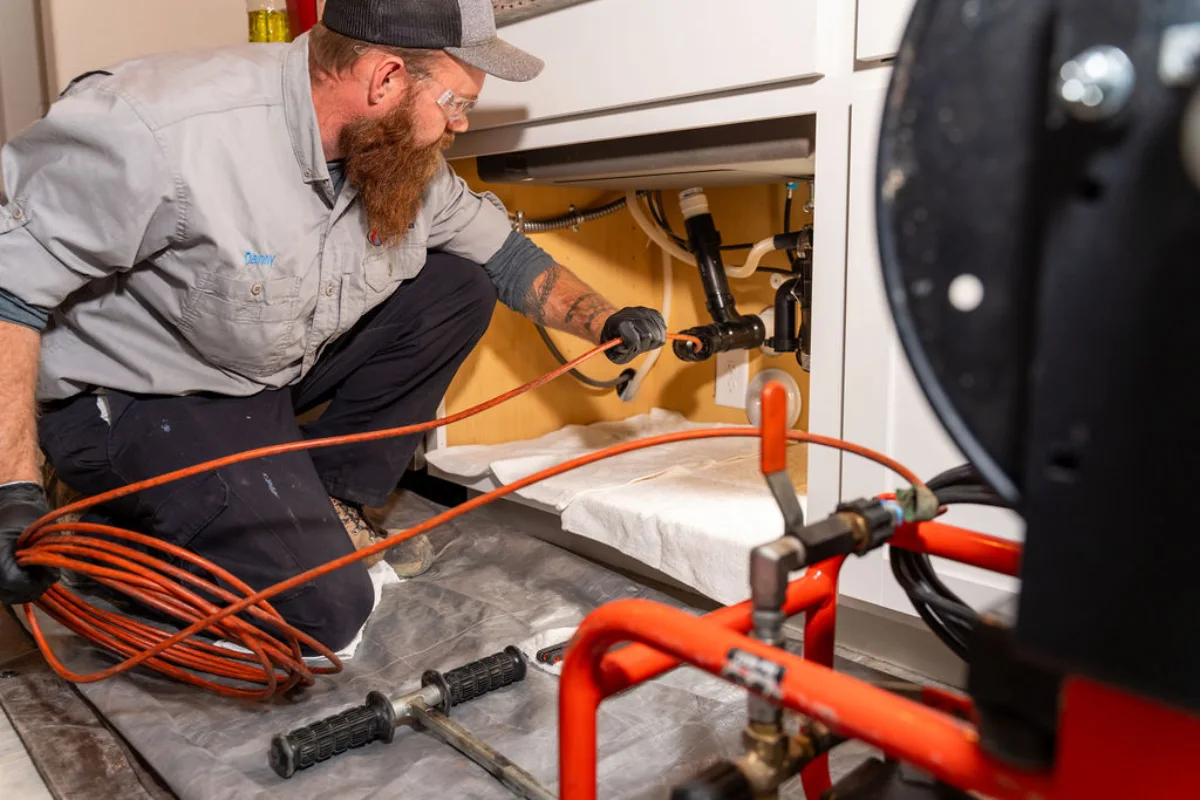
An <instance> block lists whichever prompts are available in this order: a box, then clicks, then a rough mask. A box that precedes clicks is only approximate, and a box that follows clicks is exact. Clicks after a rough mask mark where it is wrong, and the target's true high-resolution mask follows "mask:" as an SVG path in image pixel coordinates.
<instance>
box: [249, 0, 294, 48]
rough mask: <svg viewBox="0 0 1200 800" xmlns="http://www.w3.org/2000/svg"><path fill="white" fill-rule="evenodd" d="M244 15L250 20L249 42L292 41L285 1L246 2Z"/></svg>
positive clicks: (257, 0)
mask: <svg viewBox="0 0 1200 800" xmlns="http://www.w3.org/2000/svg"><path fill="white" fill-rule="evenodd" d="M246 14H247V16H248V17H249V18H250V41H252V42H290V41H291V40H292V31H291V23H290V21H289V20H288V10H287V0H246Z"/></svg>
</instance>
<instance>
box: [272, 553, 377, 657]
mask: <svg viewBox="0 0 1200 800" xmlns="http://www.w3.org/2000/svg"><path fill="white" fill-rule="evenodd" d="M287 605H289V606H292V607H291V608H283V607H280V608H279V611H280V613H281V614H283V616H284V619H286V620H287V621H288V622H289V623H290V624H292V625H294V626H295V627H297V628H299V629H300V630H302V631H304V632H305V633H307V634H308V635H309V636H311V637H313V638H314V639H316V640H317V641H318V642H320V643H321V644H323V645H325V646H326V647H328V648H329V649H330V650H333V651H334V652H337V651H338V650H341V649H342V648H343V647H345V646H346V645H348V644H350V642H351V641H353V640H354V637H355V635H356V634H357V633H358V631H359V630H360V629H361V628H362V626H363V625H364V624H365V623H366V621H367V617H369V616H370V615H371V611H372V610H373V609H374V606H375V588H374V586H372V585H371V578H370V576H369V575H368V574H367V570H366V569H365V568H364V567H363V566H362V564H361V563H358V564H351V565H350V566H348V567H343V568H342V569H340V570H337V571H336V572H332V573H330V574H328V575H325V576H323V577H321V578H318V579H317V580H316V581H314V582H313V583H311V584H309V585H308V586H306V587H304V588H302V589H301V590H300V591H299V593H298V594H297V595H296V597H295V598H294V599H293V600H292V601H291V602H290V603H288V604H287Z"/></svg>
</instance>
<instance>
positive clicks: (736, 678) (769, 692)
mask: <svg viewBox="0 0 1200 800" xmlns="http://www.w3.org/2000/svg"><path fill="white" fill-rule="evenodd" d="M786 671H787V670H786V668H785V667H782V666H780V665H779V664H776V663H775V662H774V661H769V660H767V659H765V658H761V657H759V656H756V655H754V654H753V653H748V652H746V651H745V650H739V649H737V648H736V647H735V648H733V649H732V650H730V651H729V654H728V655H726V656H725V666H723V667H721V677H722V678H725V679H726V680H728V681H732V682H733V683H736V684H737V685H739V686H744V687H746V688H747V689H750V690H751V691H754V692H758V693H759V694H761V695H762V696H763V697H769V698H771V699H772V700H780V699H782V698H783V689H782V688H780V685H779V684H780V681H782V680H783V674H784V672H786Z"/></svg>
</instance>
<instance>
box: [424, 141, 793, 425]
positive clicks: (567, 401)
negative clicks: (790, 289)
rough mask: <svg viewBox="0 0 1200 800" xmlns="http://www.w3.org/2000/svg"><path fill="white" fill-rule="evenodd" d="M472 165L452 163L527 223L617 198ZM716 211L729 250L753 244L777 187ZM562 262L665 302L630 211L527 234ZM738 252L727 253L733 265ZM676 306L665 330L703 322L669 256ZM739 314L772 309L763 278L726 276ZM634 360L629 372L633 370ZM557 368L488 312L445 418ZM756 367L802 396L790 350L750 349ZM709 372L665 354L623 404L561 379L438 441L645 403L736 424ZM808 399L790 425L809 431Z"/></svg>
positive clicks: (563, 339)
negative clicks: (498, 179) (783, 373)
mask: <svg viewBox="0 0 1200 800" xmlns="http://www.w3.org/2000/svg"><path fill="white" fill-rule="evenodd" d="M472 165H473V162H472V161H458V162H455V164H454V166H455V169H456V170H457V171H458V172H459V173H460V174H461V175H463V176H464V177H466V178H468V179H469V180H470V182H471V183H472V184H473V185H474V186H475V187H476V188H488V189H491V190H492V191H495V192H496V194H497V195H498V196H499V197H500V198H501V199H502V200H503V201H504V202H505V203H506V205H507V206H508V208H509V210H510V211H514V212H515V211H516V210H517V209H521V210H523V211H525V212H526V214H527V215H528V216H529V217H530V218H539V217H549V216H556V215H558V214H561V213H563V212H564V211H566V209H567V207H568V206H569V205H570V204H572V203H574V204H575V205H576V206H577V207H579V208H586V207H590V206H592V205H594V204H597V203H600V202H606V201H607V200H610V199H613V198H614V197H616V196H618V195H614V194H612V193H607V194H606V193H603V192H597V191H590V190H574V189H561V188H546V187H520V186H485V185H484V184H482V183H480V182H479V181H478V179H477V178H476V177H475V176H474V174H473V171H472ZM806 193H807V189H806V188H804V187H803V186H801V188H800V190H799V191H798V192H797V195H796V200H795V210H794V212H793V223H794V225H796V226H799V225H803V224H806V223H807V222H809V221H810V219H811V217H810V216H809V215H807V214H806V213H805V212H804V211H803V204H804V201H805V199H807V194H806ZM708 197H709V200H710V202H711V204H712V209H713V214H714V216H715V218H716V221H717V225H718V226H719V228H720V230H721V235H722V238H723V239H724V240H725V241H726V242H728V243H736V242H748V241H757V240H758V239H761V238H764V237H766V236H769V235H771V234H774V233H778V232H780V231H782V230H783V198H784V187H782V186H750V187H738V188H726V189H712V190H709V191H708ZM664 199H665V200H666V205H667V207H668V213H669V214H670V215H671V219H672V224H673V225H674V227H675V230H676V231H682V230H683V223H682V220H681V218H680V217H679V215H678V201H677V200H674V202H673V196H672V194H671V193H669V192H668V193H664ZM532 238H533V240H534V241H535V242H537V243H538V244H539V245H540V246H541V247H543V248H545V249H546V250H547V251H548V252H549V253H550V254H551V255H552V256H554V257H555V258H556V259H557V260H558V261H559V262H561V263H562V264H564V265H565V266H567V267H568V268H570V269H571V270H572V271H574V272H575V273H576V274H578V275H579V276H580V277H581V278H582V279H583V280H585V281H587V282H589V283H591V284H592V285H593V286H594V287H595V288H596V289H597V290H598V291H600V292H602V293H603V294H605V295H606V296H607V297H608V298H609V299H610V300H611V301H612V302H613V303H614V304H616V305H618V306H624V305H646V306H650V307H654V308H658V307H660V305H661V302H662V301H661V298H662V277H661V275H662V266H661V263H662V259H661V256H660V252H659V250H658V248H657V247H655V246H652V245H651V246H647V239H646V236H645V235H644V234H643V233H642V232H641V230H640V229H639V228H638V227H637V225H636V224H635V223H634V221H633V218H632V217H631V216H630V215H629V213H628V212H625V211H622V212H619V213H617V214H614V215H612V216H610V217H606V218H604V219H601V220H598V221H596V222H592V223H588V224H585V225H583V226H581V227H580V229H579V231H578V232H575V231H573V230H571V229H569V228H568V229H566V230H563V231H557V232H553V233H547V234H540V235H535V236H533V237H532ZM744 255H745V251H739V252H734V253H729V254H727V257H728V258H729V259H730V260H731V261H732V262H733V263H739V262H738V261H737V259H739V258H741V257H743V256H744ZM763 263H764V265H772V266H776V267H785V266H787V261H786V258H785V257H784V256H783V254H781V253H775V254H772V255H770V256H768V257H767V258H766V259H764V262H763ZM672 267H673V270H674V276H675V277H674V281H673V284H672V287H673V288H672V291H673V306H674V309H673V311H672V315H671V320H670V329H671V330H673V331H679V330H682V329H684V328H687V327H689V326H692V325H697V324H701V323H703V322H707V321H709V318H708V315H707V312H706V311H705V308H704V291H703V289H702V287H701V285H700V278H699V275H698V273H697V271H696V269H695V267H691V268H688V267H687V266H686V265H684V264H682V263H681V262H679V261H676V262H674V263H673V265H672ZM730 283H731V285H732V287H733V290H734V293H735V295H736V297H737V302H738V308H739V310H743V311H745V312H747V313H758V312H760V311H762V310H763V309H764V308H767V307H768V306H770V305H771V304H772V303H773V302H774V295H775V293H774V290H773V289H771V287H770V284H769V276H768V275H766V274H763V273H759V274H757V275H754V276H752V277H750V278H747V279H744V280H733V279H731V281H730ZM551 336H553V337H554V339H555V341H556V342H557V344H558V346H559V348H560V349H561V350H562V351H563V352H564V353H565V354H566V355H567V356H568V357H575V356H578V355H580V354H582V353H583V352H585V351H586V350H588V349H590V346H591V345H589V344H588V343H586V342H584V341H582V340H580V339H575V338H573V337H571V336H568V335H567V334H564V333H558V332H551ZM639 363H640V361H635V362H634V363H633V364H632V365H631V366H634V367H636V366H637V365H638V364H639ZM555 366H557V362H556V361H555V360H554V359H553V358H552V357H551V355H550V354H549V353H548V352H547V350H546V348H545V346H544V345H543V344H542V342H541V341H540V340H539V338H538V336H537V332H536V330H535V329H534V327H533V323H531V322H530V321H529V320H527V319H526V318H525V317H522V316H520V315H518V314H516V313H515V312H512V311H510V310H508V309H506V308H504V307H502V306H497V308H496V312H495V315H494V316H493V318H492V324H491V327H490V328H489V330H488V332H487V334H486V335H485V336H484V338H483V341H482V342H481V343H480V345H479V347H477V348H476V350H475V352H474V353H472V354H471V356H470V357H469V358H468V359H467V362H466V364H465V365H464V366H463V368H462V370H461V371H460V373H459V375H458V378H457V379H456V380H455V381H454V384H453V385H452V386H451V388H450V392H449V394H448V397H447V403H446V406H447V411H449V412H454V411H459V410H462V409H464V408H467V407H469V406H471V405H474V404H475V403H478V402H482V401H483V400H486V399H488V398H490V397H492V396H493V395H495V394H497V393H499V392H500V391H502V390H505V389H509V388H512V387H514V386H518V385H520V384H522V383H525V382H526V381H529V380H532V379H534V378H536V377H538V376H539V375H542V374H544V373H546V372H549V371H550V370H551V369H553V368H554V367H555ZM765 367H779V368H782V369H785V370H787V371H788V372H790V373H791V374H792V375H793V376H794V377H795V378H796V380H797V382H798V383H799V385H800V388H801V392H802V393H803V394H804V395H805V396H806V397H807V395H808V375H807V373H805V372H804V371H803V370H801V369H800V367H799V365H798V364H797V363H796V359H795V357H794V356H793V355H791V354H786V355H781V356H778V357H774V358H768V357H766V356H764V355H762V354H761V353H760V352H756V353H755V355H754V358H753V360H752V363H751V374H754V373H756V372H757V371H758V370H759V369H762V368H765ZM621 369H622V368H621V367H619V366H617V365H615V364H612V363H611V362H609V361H608V359H606V358H604V357H603V356H601V357H599V358H597V359H595V360H593V361H592V362H591V363H589V364H588V365H587V366H586V367H584V368H583V370H584V371H585V372H586V373H588V374H590V375H594V376H596V377H599V378H610V377H613V376H616V375H618V374H619V373H620V372H621ZM714 375H715V366H714V363H713V362H712V361H708V362H704V363H700V364H689V363H684V362H681V361H679V360H678V359H677V358H675V356H674V355H673V354H672V353H671V352H670V351H669V350H668V351H667V352H664V353H663V354H662V356H661V358H660V359H659V361H658V364H657V365H656V366H655V367H654V369H653V371H651V373H650V374H649V376H648V377H647V379H646V382H645V384H643V386H642V390H641V393H640V394H639V396H638V398H637V399H636V400H635V401H634V402H632V403H625V402H623V401H621V400H620V399H619V398H618V397H617V396H616V393H615V392H612V391H599V390H595V389H589V388H587V387H585V386H583V385H582V384H580V383H579V382H578V381H575V380H574V379H573V378H570V377H568V376H564V377H562V378H560V379H559V380H557V381H556V382H554V383H551V384H549V385H546V386H543V387H542V388H540V389H538V390H537V391H535V392H533V393H532V394H530V395H526V396H524V397H521V398H518V399H516V400H513V401H510V402H509V403H508V404H506V405H504V406H500V407H498V408H495V409H493V410H491V411H488V412H486V413H484V414H481V415H479V416H478V417H474V418H472V419H469V420H464V421H463V422H461V423H456V424H455V425H453V426H451V427H450V428H449V429H448V430H447V443H448V444H450V445H456V444H494V443H497V442H505V441H512V440H514V439H524V438H529V437H533V436H540V435H542V434H545V433H549V432H550V431H553V430H557V429H558V428H561V427H562V426H563V425H566V424H569V423H581V424H582V423H589V422H596V421H599V420H607V419H622V418H625V417H629V416H632V415H634V414H641V413H645V412H647V411H649V410H650V409H651V408H654V407H659V408H669V409H673V410H676V411H680V412H682V413H684V414H686V415H687V416H688V417H689V418H690V419H692V420H696V421H702V422H734V423H745V422H746V415H745V412H744V411H742V410H739V409H733V408H726V407H723V406H718V405H716V404H715V403H714V401H713V380H714ZM807 424H808V404H807V403H805V408H804V412H803V414H802V416H801V418H800V422H799V424H798V425H797V427H799V428H801V429H807Z"/></svg>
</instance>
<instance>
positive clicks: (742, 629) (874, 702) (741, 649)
mask: <svg viewBox="0 0 1200 800" xmlns="http://www.w3.org/2000/svg"><path fill="white" fill-rule="evenodd" d="M786 412H787V399H786V395H785V393H784V391H783V387H782V386H779V385H777V384H772V385H770V386H768V387H767V389H766V391H765V392H764V395H763V420H764V424H763V440H762V441H763V444H762V449H763V470H764V474H767V475H771V474H776V475H777V474H779V472H780V469H779V466H780V465H779V463H778V461H777V454H779V453H782V452H783V448H784V447H785V446H786V439H785V438H784V434H785V430H784V427H783V424H782V421H783V420H784V418H785V416H786ZM842 513H845V512H842ZM820 524H821V523H818V525H820ZM852 524H853V523H851V525H852ZM812 527H816V526H812ZM785 538H786V537H785ZM890 544H891V546H893V547H897V548H902V549H904V550H908V551H910V552H916V553H924V554H927V555H932V556H940V557H942V558H948V559H952V560H955V561H959V562H961V563H964V564H970V565H972V566H976V567H980V568H983V569H989V570H993V571H995V572H998V573H1001V574H1005V575H1012V576H1018V575H1019V574H1020V561H1021V546H1020V545H1017V544H1014V543H1012V542H1009V541H1007V540H1004V539H997V538H994V537H990V536H986V535H984V534H980V533H975V532H973V531H968V530H964V529H961V528H955V527H953V526H949V525H944V524H941V523H937V522H932V521H927V522H919V523H904V524H900V525H897V526H896V527H895V529H894V531H893V532H892V534H891V538H890ZM845 558H846V556H845V555H838V556H835V557H833V558H830V559H828V560H824V561H821V562H819V563H817V564H815V565H814V566H812V567H809V569H808V570H807V572H806V574H805V575H804V577H802V578H800V579H798V580H796V581H793V582H791V583H790V584H789V585H788V586H787V589H786V597H785V599H784V602H783V604H782V606H781V611H782V613H783V614H784V615H787V616H793V615H797V614H805V615H806V620H805V627H804V655H803V657H802V658H801V657H797V656H795V655H792V654H790V653H787V652H785V651H783V650H781V649H779V648H777V647H774V646H772V645H770V644H767V643H765V642H763V641H761V640H760V639H756V638H750V637H749V636H747V635H746V634H747V632H749V631H751V630H752V629H753V628H754V612H755V601H753V600H752V601H748V602H746V603H742V604H741V605H738V606H732V607H729V608H725V609H721V610H720V611H716V612H714V613H712V614H709V615H708V616H705V617H702V618H695V617H692V616H690V615H688V614H685V613H683V612H681V611H678V610H675V609H672V608H669V607H666V606H661V605H658V604H655V603H652V602H649V601H645V600H623V601H618V602H615V603H611V604H609V605H607V606H604V607H602V608H600V609H598V610H597V611H595V612H594V613H593V614H591V615H589V616H588V618H587V619H586V620H584V622H583V624H582V625H581V626H580V628H579V631H578V632H577V634H576V636H575V638H574V640H573V642H572V644H571V647H570V649H569V650H568V653H567V658H566V663H565V665H564V668H563V673H562V690H561V699H560V707H559V708H560V717H559V735H560V757H559V759H560V761H559V763H560V775H561V776H562V779H561V780H562V784H561V785H562V798H563V800H583V799H585V798H594V797H596V745H597V741H596V711H597V708H598V707H599V705H600V703H601V702H603V700H604V699H605V698H607V697H611V696H612V695H614V694H617V693H620V692H623V691H626V690H629V689H631V688H634V687H636V686H637V685H638V684H640V683H644V682H645V681H648V680H650V679H652V678H655V677H657V676H658V675H661V674H662V673H664V672H667V671H669V670H671V669H674V668H675V667H677V666H679V665H680V664H681V663H686V664H691V665H693V666H696V667H699V668H700V669H704V670H707V671H708V672H710V673H712V674H714V675H717V676H720V677H723V678H725V679H726V680H729V681H731V682H733V683H737V684H739V685H742V686H744V687H746V688H747V689H748V690H749V691H750V692H751V693H752V696H757V697H759V698H764V699H766V700H768V701H769V702H770V704H771V705H772V706H773V707H782V708H787V709H791V710H793V711H796V712H800V713H801V714H804V715H805V716H806V717H807V719H808V722H807V723H806V724H805V725H803V726H802V728H801V732H800V733H799V734H795V735H791V736H789V735H787V734H786V733H784V731H783V727H782V726H781V725H779V724H778V723H776V722H774V721H771V720H767V721H765V722H764V721H755V720H753V719H752V720H751V722H750V723H748V725H747V729H746V741H747V749H748V753H747V755H746V757H745V758H743V759H742V760H741V761H739V762H738V763H737V764H728V763H723V764H718V765H715V766H714V768H713V769H710V770H709V771H707V772H706V773H705V774H703V775H701V776H699V777H698V778H697V781H695V782H694V783H693V784H691V785H689V786H687V787H682V788H680V789H678V790H676V792H675V795H674V796H675V797H678V798H693V797H695V798H700V797H706V798H714V799H715V798H727V799H728V800H735V799H740V798H746V799H750V798H759V797H764V796H775V794H774V793H775V792H776V791H777V790H778V789H779V787H780V786H781V785H782V784H783V783H784V782H786V781H787V780H788V779H790V778H792V777H793V776H795V775H796V774H799V775H800V776H801V779H802V781H803V783H804V789H805V793H806V796H807V797H809V798H812V799H813V800H815V798H819V797H825V796H830V797H837V798H855V799H857V798H860V797H888V796H890V795H888V794H887V791H889V787H890V786H891V785H892V784H894V782H895V781H896V780H897V775H898V765H899V762H903V763H906V764H910V765H913V766H915V767H917V768H919V769H920V770H922V771H923V772H925V773H927V774H928V775H929V776H931V777H932V778H933V779H934V780H935V781H938V782H943V783H944V784H945V785H936V784H932V783H931V785H930V787H929V789H930V792H931V793H930V794H929V795H928V796H930V797H943V798H944V797H950V796H954V795H952V794H949V793H948V792H949V791H950V788H949V787H953V788H955V789H958V790H961V791H962V792H976V793H979V794H980V795H982V796H985V797H995V798H1013V800H1031V799H1033V798H1042V800H1054V799H1055V798H1064V799H1069V800H1078V799H1079V798H1100V797H1139V798H1140V797H1164V798H1187V797H1200V768H1198V766H1197V764H1196V762H1195V760H1194V755H1195V753H1196V752H1198V751H1200V718H1197V717H1196V716H1194V715H1192V714H1190V713H1188V712H1185V711H1182V710H1179V709H1173V708H1169V707H1167V706H1165V705H1162V704H1160V703H1157V702H1154V701H1150V700H1147V699H1145V698H1142V697H1138V696H1136V695H1134V694H1131V693H1129V692H1125V691H1121V690H1119V689H1115V688H1112V687H1109V686H1105V685H1103V684H1101V683H1098V682H1096V681H1092V680H1089V679H1087V678H1082V677H1075V676H1071V677H1069V678H1068V679H1067V680H1066V681H1065V683H1064V685H1063V687H1062V694H1061V702H1060V704H1059V710H1058V730H1057V750H1056V753H1055V757H1054V762H1053V764H1052V766H1050V767H1049V768H1046V769H1036V770H1027V769H1021V768H1018V767H1015V766H1013V765H1012V764H1009V763H1005V761H1004V760H1002V759H1001V758H998V757H996V756H995V755H993V754H991V753H989V752H988V750H987V749H986V748H985V746H984V745H983V744H982V743H981V734H980V730H979V727H978V722H979V715H978V711H977V709H976V707H975V704H974V702H973V701H972V699H971V698H970V697H969V696H968V695H965V694H956V693H949V692H945V691H942V690H940V689H931V688H926V689H925V690H924V691H923V692H922V694H921V697H920V698H917V699H909V698H905V697H900V696H897V695H895V694H892V693H891V692H888V691H885V690H884V689H880V688H877V687H875V686H872V685H870V684H867V683H864V682H862V681H860V680H857V679H855V678H851V677H848V676H844V675H839V674H838V673H836V672H834V671H833V669H832V664H833V645H834V624H835V620H836V615H837V581H838V573H839V571H840V568H841V565H842V562H843V561H844V559H845ZM623 642H636V643H637V646H633V647H627V648H623V649H622V650H620V651H618V652H615V653H611V654H610V653H608V650H609V649H610V648H611V647H613V646H614V645H617V644H620V643H623ZM1016 688H1017V689H1018V690H1020V689H1021V687H1016ZM847 739H857V740H860V741H863V742H866V743H869V744H871V745H873V746H875V747H877V748H879V749H880V750H882V751H883V752H884V753H885V754H886V755H887V756H888V757H889V758H890V759H895V762H894V763H892V764H888V763H885V762H876V763H868V765H867V769H864V770H863V771H862V772H861V773H855V774H854V775H852V776H850V777H851V779H853V780H852V781H851V782H850V783H849V784H846V785H844V786H839V787H837V788H836V789H835V790H834V791H833V793H832V794H831V795H827V794H826V793H827V792H829V791H830V790H831V783H830V776H829V768H828V761H827V758H826V754H827V753H828V750H829V749H831V748H832V747H835V746H836V745H837V744H839V743H841V742H843V741H845V740H847ZM908 788H910V789H911V788H912V787H911V785H910V786H909V787H908ZM933 792H936V794H934V793H933ZM905 796H906V797H918V796H923V795H915V794H910V795H905ZM957 796H961V797H964V798H965V797H967V796H968V795H966V794H965V793H963V794H959V795H957Z"/></svg>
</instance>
